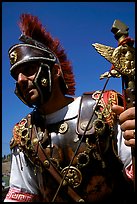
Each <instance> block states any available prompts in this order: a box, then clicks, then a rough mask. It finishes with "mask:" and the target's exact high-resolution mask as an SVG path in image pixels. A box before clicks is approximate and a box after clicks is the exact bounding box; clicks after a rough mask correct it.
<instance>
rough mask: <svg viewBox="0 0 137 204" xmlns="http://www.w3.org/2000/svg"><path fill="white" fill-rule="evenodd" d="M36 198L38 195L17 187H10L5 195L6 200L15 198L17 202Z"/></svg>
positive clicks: (30, 200)
mask: <svg viewBox="0 0 137 204" xmlns="http://www.w3.org/2000/svg"><path fill="white" fill-rule="evenodd" d="M37 198H38V195H35V194H31V193H26V192H22V191H21V190H20V189H18V188H12V187H11V188H10V189H9V192H8V193H7V195H6V198H5V199H7V200H11V201H13V200H15V201H17V202H32V201H35V200H36V199H37Z"/></svg>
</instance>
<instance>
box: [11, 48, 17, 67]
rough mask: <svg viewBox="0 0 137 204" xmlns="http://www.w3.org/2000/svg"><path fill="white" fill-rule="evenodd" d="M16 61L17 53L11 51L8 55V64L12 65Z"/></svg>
mask: <svg viewBox="0 0 137 204" xmlns="http://www.w3.org/2000/svg"><path fill="white" fill-rule="evenodd" d="M16 61H17V52H16V51H13V52H11V53H10V63H11V64H14V63H15V62H16Z"/></svg>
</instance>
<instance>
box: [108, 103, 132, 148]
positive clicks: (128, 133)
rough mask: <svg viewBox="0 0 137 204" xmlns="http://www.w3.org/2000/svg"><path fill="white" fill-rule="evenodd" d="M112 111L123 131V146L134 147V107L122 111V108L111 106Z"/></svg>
mask: <svg viewBox="0 0 137 204" xmlns="http://www.w3.org/2000/svg"><path fill="white" fill-rule="evenodd" d="M112 111H114V112H115V113H116V114H117V115H118V116H119V124H120V127H121V130H122V131H123V137H124V139H125V145H127V146H132V147H133V146H135V107H131V108H128V109H127V110H124V107H122V106H118V105H113V107H112Z"/></svg>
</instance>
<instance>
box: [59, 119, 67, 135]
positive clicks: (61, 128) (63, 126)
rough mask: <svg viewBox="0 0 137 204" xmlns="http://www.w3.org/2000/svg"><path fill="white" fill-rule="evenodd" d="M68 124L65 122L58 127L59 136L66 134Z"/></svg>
mask: <svg viewBox="0 0 137 204" xmlns="http://www.w3.org/2000/svg"><path fill="white" fill-rule="evenodd" d="M68 127H69V126H68V123H67V122H63V123H62V124H61V125H60V127H59V133H60V134H64V133H65V132H67V130H68Z"/></svg>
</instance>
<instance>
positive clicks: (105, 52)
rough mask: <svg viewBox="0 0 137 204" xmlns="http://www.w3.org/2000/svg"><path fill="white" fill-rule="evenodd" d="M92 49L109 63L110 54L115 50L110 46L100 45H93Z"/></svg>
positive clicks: (110, 60)
mask: <svg viewBox="0 0 137 204" xmlns="http://www.w3.org/2000/svg"><path fill="white" fill-rule="evenodd" d="M92 45H93V47H95V49H96V50H97V51H98V52H99V53H100V54H101V55H102V56H103V57H105V59H107V60H108V61H109V62H110V63H113V62H112V54H113V52H114V50H115V48H113V47H110V46H106V45H102V44H99V43H94V44H92Z"/></svg>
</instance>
